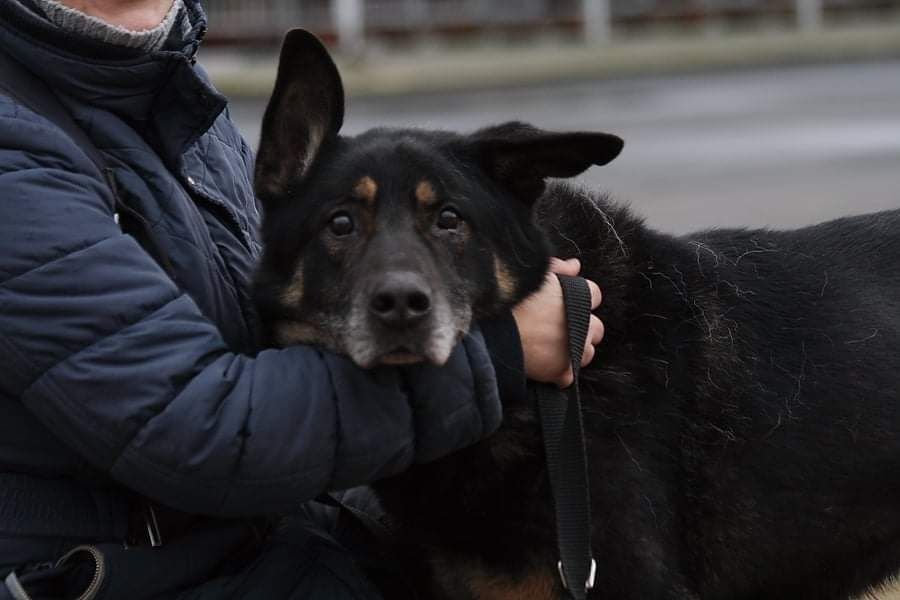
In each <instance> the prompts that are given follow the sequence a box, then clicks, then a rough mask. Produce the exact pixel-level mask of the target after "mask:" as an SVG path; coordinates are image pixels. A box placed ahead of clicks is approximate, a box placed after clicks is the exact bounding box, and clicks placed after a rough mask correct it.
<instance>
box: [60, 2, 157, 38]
mask: <svg viewBox="0 0 900 600" xmlns="http://www.w3.org/2000/svg"><path fill="white" fill-rule="evenodd" d="M57 1H58V2H59V3H60V4H64V5H65V6H68V7H69V8H74V9H75V10H78V11H81V12H83V13H84V14H86V15H90V16H92V17H96V18H98V19H100V20H102V21H104V22H106V23H109V24H110V25H116V26H119V27H122V28H124V29H128V30H130V31H146V30H148V29H153V28H154V27H156V26H157V25H159V24H160V23H161V22H162V20H163V19H164V18H165V17H166V14H167V13H168V12H169V9H170V8H171V7H172V1H173V0H57Z"/></svg>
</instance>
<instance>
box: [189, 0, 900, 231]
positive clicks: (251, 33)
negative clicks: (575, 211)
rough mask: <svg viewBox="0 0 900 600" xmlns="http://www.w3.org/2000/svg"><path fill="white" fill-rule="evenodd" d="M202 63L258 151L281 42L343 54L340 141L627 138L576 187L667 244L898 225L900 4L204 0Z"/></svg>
mask: <svg viewBox="0 0 900 600" xmlns="http://www.w3.org/2000/svg"><path fill="white" fill-rule="evenodd" d="M205 5H206V8H207V11H208V13H209V21H210V29H209V34H208V35H207V39H206V42H205V43H204V47H203V49H202V50H201V55H200V61H201V63H202V64H204V66H206V68H207V69H208V70H209V71H210V74H211V76H212V78H213V81H214V82H215V83H216V85H217V86H218V87H219V88H220V89H221V90H222V91H223V92H225V93H226V94H227V95H229V96H230V97H231V99H232V107H231V111H232V116H233V117H234V118H235V119H236V121H237V122H238V125H239V126H240V127H241V129H242V131H243V132H244V134H245V136H246V137H247V138H248V140H249V141H250V142H251V143H252V144H254V145H255V144H256V143H257V141H258V135H259V122H260V119H261V115H262V111H263V110H264V108H265V102H266V98H267V95H268V93H269V91H270V90H271V86H272V82H273V81H274V76H275V67H276V61H277V50H278V45H279V43H280V40H281V37H282V35H283V34H284V32H285V31H286V30H288V29H290V28H291V27H304V28H306V29H310V30H312V31H314V32H315V33H317V34H318V35H319V36H320V37H322V39H323V40H325V41H326V42H327V43H328V44H329V46H330V47H331V48H332V49H333V52H334V55H335V58H336V60H337V62H338V65H339V67H340V69H341V72H342V75H343V77H344V81H345V85H346V87H347V91H348V98H349V106H348V110H347V120H346V125H345V130H344V131H345V133H349V134H352V133H356V132H360V131H362V130H365V129H367V128H369V127H373V126H376V125H391V126H415V127H428V128H447V129H455V130H463V131H465V130H473V129H476V128H478V127H481V126H483V125H487V124H492V123H497V122H500V121H504V120H509V119H520V120H525V121H529V122H531V123H533V124H535V125H538V126H541V127H545V128H550V129H556V130H584V129H591V130H602V131H609V132H613V133H616V134H618V135H620V136H622V137H623V138H625V141H626V146H625V150H624V151H623V153H622V155H621V156H620V157H619V158H618V159H617V160H616V161H615V162H613V163H612V164H610V165H608V166H606V167H603V168H594V169H592V170H590V171H589V172H588V173H587V174H586V175H585V176H583V177H582V178H581V179H582V182H583V184H584V185H587V186H590V187H594V188H602V189H606V190H608V191H610V192H612V193H613V195H614V196H615V197H617V198H619V199H621V200H623V201H626V202H628V203H630V204H631V205H632V206H633V208H634V209H635V211H637V212H638V213H640V214H642V215H644V216H646V217H647V220H648V222H649V223H650V224H651V225H652V226H654V227H657V228H659V229H662V230H665V231H670V232H675V233H684V232H688V231H692V230H696V229H702V228H707V227H715V226H750V227H762V226H767V227H774V228H783V227H795V226H801V225H804V224H810V223H814V222H818V221H821V220H824V219H828V218H833V217H839V216H843V215H849V214H858V213H863V212H871V211H876V210H884V209H889V208H900V0H494V1H491V2H475V1H473V0H264V1H260V0H253V1H251V0H207V2H206V3H205Z"/></svg>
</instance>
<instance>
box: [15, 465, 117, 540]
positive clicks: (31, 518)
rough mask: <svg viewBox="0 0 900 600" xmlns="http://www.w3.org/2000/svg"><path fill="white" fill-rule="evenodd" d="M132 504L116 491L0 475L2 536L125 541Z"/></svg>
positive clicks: (64, 482)
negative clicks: (4, 534)
mask: <svg viewBox="0 0 900 600" xmlns="http://www.w3.org/2000/svg"><path fill="white" fill-rule="evenodd" d="M130 511H131V502H130V501H129V498H128V497H127V496H126V495H125V494H124V493H122V492H119V491H118V490H115V489H105V488H91V487H87V486H83V485H79V484H77V483H75V482H74V481H71V480H68V479H62V478H60V479H44V478H41V477H35V476H32V475H22V474H18V473H0V532H2V533H6V534H11V535H22V536H53V537H67V538H91V539H98V540H124V539H126V537H127V536H128V520H129V512H130Z"/></svg>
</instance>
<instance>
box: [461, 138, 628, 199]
mask: <svg viewBox="0 0 900 600" xmlns="http://www.w3.org/2000/svg"><path fill="white" fill-rule="evenodd" d="M467 144H471V148H472V149H473V150H474V153H475V157H476V160H477V161H478V162H479V163H480V165H481V167H482V168H483V169H484V170H485V171H486V172H487V174H488V176H490V177H491V178H492V179H494V180H495V181H497V182H498V183H500V184H501V185H503V186H505V187H507V188H508V189H511V190H512V191H513V193H515V194H516V195H517V196H518V197H519V198H521V199H522V200H523V201H525V202H527V203H532V202H534V201H535V200H537V199H538V197H540V195H541V194H542V193H543V192H544V187H545V183H544V180H545V179H546V178H547V177H574V176H575V175H578V174H580V173H582V172H584V171H586V170H587V169H588V168H589V167H590V166H591V165H605V164H606V163H608V162H610V161H611V160H612V159H614V158H615V157H616V156H618V155H619V152H621V151H622V147H623V146H624V144H625V142H624V141H623V140H622V139H621V138H619V137H617V136H614V135H611V134H609V133H592V132H569V133H557V132H552V131H544V130H542V129H538V128H536V127H533V126H531V125H528V124H527V123H520V122H515V121H513V122H509V123H503V124H502V125H497V126H494V127H488V128H486V129H481V130H479V131H476V132H475V133H474V134H472V135H471V136H470V137H469V138H468V140H467Z"/></svg>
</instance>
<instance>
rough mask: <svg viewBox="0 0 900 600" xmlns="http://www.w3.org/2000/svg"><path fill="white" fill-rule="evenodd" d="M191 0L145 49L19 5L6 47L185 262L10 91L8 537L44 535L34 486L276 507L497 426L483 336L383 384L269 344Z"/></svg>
mask: <svg viewBox="0 0 900 600" xmlns="http://www.w3.org/2000/svg"><path fill="white" fill-rule="evenodd" d="M186 5H187V7H188V11H189V17H190V23H191V32H190V34H189V35H188V36H187V37H186V38H184V39H170V40H169V42H168V44H167V46H166V47H165V48H164V49H163V50H162V51H159V52H155V53H152V54H146V53H143V54H142V53H137V52H133V51H130V50H127V49H124V48H119V47H112V46H108V45H104V44H102V43H99V42H97V43H94V42H91V41H89V40H85V39H72V38H71V37H70V36H68V35H66V34H64V33H63V32H61V31H60V30H58V29H56V28H55V27H54V26H52V25H51V24H50V23H49V22H48V21H46V20H44V19H43V18H42V17H40V16H38V15H37V14H36V13H35V12H34V11H33V10H30V9H29V8H28V7H27V3H26V2H25V0H23V1H22V3H20V2H17V1H16V0H0V48H2V49H3V50H4V51H5V52H7V53H8V54H10V55H12V56H13V57H15V58H16V59H17V60H18V61H20V62H21V63H22V64H24V65H25V66H26V67H28V68H29V69H31V70H32V71H33V72H35V73H37V74H39V75H40V77H41V78H42V79H43V80H44V81H45V82H46V83H48V84H49V85H50V86H51V87H52V88H53V89H54V90H56V92H57V93H58V95H59V96H60V98H61V100H62V102H63V104H64V105H65V106H66V107H67V108H68V110H69V111H70V112H71V114H72V115H73V117H74V118H75V120H76V121H77V123H78V124H79V125H80V126H81V127H82V128H83V129H84V130H85V132H87V134H88V135H89V137H90V139H91V140H92V141H93V142H94V143H95V144H96V146H97V147H98V148H99V149H100V150H101V151H102V153H103V154H104V156H105V158H106V159H107V161H108V163H109V165H110V166H111V167H112V169H113V174H114V180H115V183H116V186H117V188H118V193H119V195H120V196H121V199H122V201H123V202H124V203H125V204H126V205H128V206H129V207H131V208H132V209H134V210H136V211H137V212H139V213H140V214H141V215H142V216H143V218H144V219H145V220H146V221H147V223H148V224H149V227H150V228H151V229H152V231H153V235H154V237H155V239H157V240H158V242H159V245H160V246H161V250H162V254H164V255H165V257H166V260H167V263H168V264H167V267H168V269H169V270H168V272H167V270H164V269H163V268H162V267H161V266H160V264H158V262H157V261H156V260H154V258H153V257H152V256H151V253H150V252H149V251H148V249H145V248H143V247H141V246H140V245H139V244H138V242H137V241H136V240H135V239H134V237H132V236H130V235H127V234H125V233H123V232H122V230H121V229H120V227H119V225H118V224H117V220H116V215H115V212H116V207H115V205H114V202H113V198H112V196H111V193H110V190H109V187H108V186H107V185H105V184H104V182H103V181H102V180H101V179H100V178H99V177H98V174H97V172H96V170H95V168H94V165H93V163H91V162H90V161H89V159H88V158H87V156H86V155H85V153H84V152H83V151H82V150H81V149H80V148H79V147H78V146H76V145H75V144H74V143H73V141H72V140H71V139H70V138H69V137H67V136H66V134H65V133H63V132H62V131H61V130H60V129H59V128H58V127H57V126H55V125H54V124H53V123H51V122H49V121H48V120H47V119H45V118H44V117H43V116H42V115H39V114H35V113H34V112H32V111H31V110H29V109H28V108H26V107H25V106H22V105H20V104H18V103H17V102H15V101H13V100H11V99H10V98H8V97H6V96H0V533H3V532H4V531H5V532H7V533H15V531H12V532H11V531H10V529H15V528H16V527H17V525H16V524H17V523H19V524H21V527H22V528H24V529H29V528H30V527H31V525H26V523H25V521H27V519H25V518H24V517H23V518H21V519H19V520H18V521H17V516H16V511H23V510H26V509H27V507H25V506H23V504H24V503H27V502H28V498H30V495H29V493H28V489H29V488H30V487H31V484H30V483H29V481H34V482H38V481H41V482H48V481H53V482H71V483H73V484H75V485H77V486H78V487H79V489H83V488H85V487H87V488H89V489H94V488H97V489H113V490H116V489H119V488H120V486H121V487H123V488H129V489H130V490H134V491H137V492H139V493H140V494H142V495H145V496H147V497H150V498H152V499H154V500H156V501H158V502H160V503H163V504H165V505H168V506H170V507H174V508H176V509H179V510H182V511H186V512H191V513H197V514H206V515H214V516H216V515H218V516H239V515H259V514H269V513H277V512H281V511H289V510H292V509H294V508H296V507H297V506H298V505H299V503H300V502H301V501H303V500H306V499H309V498H312V497H314V496H316V495H317V494H319V493H320V492H322V491H324V490H328V489H337V488H346V487H349V486H352V485H356V484H360V483H363V482H369V481H372V480H375V479H377V478H380V477H383V476H386V475H389V474H392V473H396V472H398V471H401V470H403V469H404V468H406V467H407V466H409V465H410V464H411V463H413V462H417V461H427V460H430V459H433V458H436V457H438V456H440V455H443V454H446V453H447V452H450V451H452V450H454V449H457V448H460V447H462V446H464V445H467V444H470V443H473V442H475V441H476V440H478V439H480V438H481V437H483V436H484V435H486V434H487V433H489V432H491V431H493V430H494V429H495V428H496V427H497V426H498V425H499V423H500V419H501V409H500V404H499V399H498V391H497V382H496V376H495V370H494V368H493V366H492V364H491V360H490V354H489V353H488V351H487V348H486V345H485V342H484V339H483V337H482V335H481V334H480V333H479V332H477V331H475V332H473V333H472V334H471V335H469V336H468V337H467V338H466V339H465V340H464V341H463V342H462V344H461V345H460V347H459V348H457V350H456V351H455V353H454V354H453V356H452V357H451V360H450V361H449V363H448V365H446V366H445V367H443V368H432V367H412V368H403V369H387V368H386V369H381V370H374V371H371V372H365V371H362V370H359V369H357V368H356V367H355V366H354V365H353V364H352V363H350V362H349V361H348V360H347V359H345V358H342V357H340V356H336V355H332V354H329V353H327V352H323V351H321V350H319V349H316V348H313V347H303V346H297V347H290V348H285V349H280V350H273V349H266V350H260V349H259V348H257V346H256V335H255V329H256V328H255V323H254V314H253V310H252V306H251V302H250V296H249V286H250V284H251V278H252V271H253V266H254V261H255V260H256V258H257V256H258V255H259V252H260V245H259V238H258V235H257V227H258V225H259V221H260V213H259V207H258V206H257V204H256V201H255V199H254V197H253V193H252V187H251V180H250V174H251V172H252V164H253V156H252V153H251V150H250V148H249V147H248V145H247V144H246V143H245V142H244V141H243V140H242V139H241V136H240V135H239V133H238V131H237V130H236V128H235V126H234V124H233V123H232V122H231V121H230V120H229V116H228V111H227V108H226V101H225V99H224V98H223V97H222V95H221V94H219V93H218V92H217V91H216V90H215V89H214V88H213V87H212V86H211V84H210V83H209V81H208V79H207V78H206V76H205V74H204V72H203V71H202V69H201V68H200V67H199V66H198V65H195V64H194V58H193V57H194V54H195V53H196V51H197V47H198V45H199V42H200V39H201V38H202V35H203V32H204V31H205V17H204V15H203V13H202V10H201V8H200V6H199V4H198V3H197V2H196V1H191V0H188V1H187V2H186ZM153 256H157V254H154V255H153ZM157 258H158V256H157ZM507 333H508V332H507ZM512 360H513V361H515V357H514V358H513V359H512ZM519 360H521V359H520V357H519ZM519 364H520V363H519ZM522 386H523V387H524V382H523V383H522ZM4 474H6V475H10V474H15V475H16V478H14V479H9V478H7V479H4V477H3V475H4ZM23 474H24V475H26V476H27V477H25V478H24V479H23V478H22V477H21V475H23ZM29 478H31V479H29ZM10 481H15V482H16V483H9V482H10ZM23 482H24V483H23ZM13 488H17V489H13ZM23 498H24V499H25V500H22V499H23ZM63 501H64V499H63ZM45 508H46V510H54V509H53V508H52V507H45ZM28 510H31V511H32V512H33V510H34V507H33V506H32V507H31V508H30V509H28ZM19 533H34V531H31V530H29V531H21V532H19ZM45 533H52V532H45Z"/></svg>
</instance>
